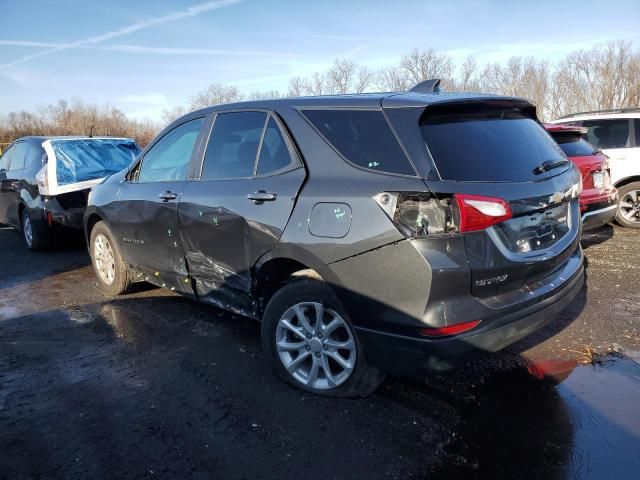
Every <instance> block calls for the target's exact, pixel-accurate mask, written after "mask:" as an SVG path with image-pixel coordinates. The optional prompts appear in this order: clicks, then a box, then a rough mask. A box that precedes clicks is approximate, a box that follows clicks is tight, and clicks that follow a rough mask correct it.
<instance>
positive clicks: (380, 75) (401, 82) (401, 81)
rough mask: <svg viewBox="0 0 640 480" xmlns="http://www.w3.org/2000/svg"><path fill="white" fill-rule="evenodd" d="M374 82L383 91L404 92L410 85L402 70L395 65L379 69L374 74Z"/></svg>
mask: <svg viewBox="0 0 640 480" xmlns="http://www.w3.org/2000/svg"><path fill="white" fill-rule="evenodd" d="M375 84H376V85H377V87H378V88H379V89H380V90H383V91H385V92H404V91H406V90H408V89H409V88H410V87H411V82H410V81H409V79H408V78H407V76H406V75H405V72H404V70H402V69H401V68H400V67H397V66H390V67H386V68H383V69H381V70H379V71H378V72H377V74H376V75H375Z"/></svg>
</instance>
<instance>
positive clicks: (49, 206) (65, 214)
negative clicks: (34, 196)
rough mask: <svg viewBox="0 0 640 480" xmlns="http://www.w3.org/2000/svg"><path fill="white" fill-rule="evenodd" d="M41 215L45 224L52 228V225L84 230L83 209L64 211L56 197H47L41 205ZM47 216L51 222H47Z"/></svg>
mask: <svg viewBox="0 0 640 480" xmlns="http://www.w3.org/2000/svg"><path fill="white" fill-rule="evenodd" d="M42 207H43V208H42V215H43V221H44V223H45V224H47V225H49V223H51V225H49V226H53V224H56V225H61V226H63V227H66V228H72V229H74V230H82V229H83V228H84V210H85V209H84V208H81V207H80V208H69V209H65V208H63V207H62V205H60V202H58V199H57V198H56V197H47V198H46V199H45V201H44V202H43V203H42ZM49 216H50V218H51V222H49Z"/></svg>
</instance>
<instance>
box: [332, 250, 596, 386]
mask: <svg viewBox="0 0 640 480" xmlns="http://www.w3.org/2000/svg"><path fill="white" fill-rule="evenodd" d="M456 244H457V240H456V239H455V238H451V239H449V240H448V241H447V252H448V253H449V255H442V254H441V253H439V252H438V251H434V250H431V249H428V250H424V249H422V248H421V251H420V253H418V250H417V249H415V248H414V247H413V246H412V245H411V242H408V241H407V242H399V243H398V244H395V245H389V246H387V247H384V248H383V249H381V250H383V251H384V252H382V251H381V252H378V255H377V259H378V261H377V262H376V263H373V266H371V265H372V263H371V262H372V261H373V262H375V260H374V259H373V258H367V257H368V256H369V255H374V253H371V254H366V255H361V256H360V257H363V258H362V261H364V262H367V264H368V265H369V266H370V268H368V269H367V270H366V271H365V273H364V275H366V276H367V277H368V282H366V285H368V288H367V289H366V292H365V291H359V292H353V291H352V290H349V289H347V288H345V287H344V286H343V287H338V289H337V292H338V295H339V296H340V297H341V300H342V301H343V303H344V305H345V307H346V308H347V311H348V313H349V315H350V316H351V319H352V321H353V323H354V325H355V328H356V330H357V332H358V338H359V339H360V341H361V343H362V345H363V348H364V353H365V356H366V358H367V362H368V363H370V364H371V365H373V366H375V367H377V368H380V369H381V370H383V371H386V372H388V373H391V374H394V375H400V376H405V375H417V374H420V373H422V372H424V371H443V370H448V369H451V368H453V367H455V366H456V365H460V364H462V363H464V362H466V361H467V360H468V359H469V358H472V357H473V356H477V355H478V354H482V353H485V352H495V351H498V350H500V349H503V348H505V347H506V346H508V345H510V344H512V343H514V342H516V341H518V340H520V339H522V338H523V337H525V336H527V335H529V334H530V333H532V332H534V331H535V330H538V329H539V328H541V327H543V326H544V325H546V324H547V323H549V322H551V321H553V320H554V319H555V318H557V315H558V313H560V312H561V311H562V310H563V309H564V308H565V307H567V305H569V304H570V303H571V302H572V301H573V300H574V298H575V296H576V295H577V294H578V292H579V291H580V290H581V288H582V286H583V283H584V272H583V254H582V250H581V248H580V247H579V245H578V244H577V242H576V247H575V249H574V250H573V253H572V254H571V255H570V256H569V258H568V259H567V260H566V261H565V262H564V263H563V264H562V266H560V267H559V268H558V269H556V270H555V271H554V272H553V273H551V274H550V275H548V276H546V277H545V278H543V279H540V280H538V281H536V282H534V283H533V284H528V285H524V286H523V287H521V288H518V289H515V290H512V291H508V292H506V293H503V294H499V295H495V296H491V297H488V298H484V299H480V298H476V297H474V296H473V295H471V294H470V293H469V286H470V284H471V277H470V272H469V270H468V266H467V264H466V262H465V261H464V260H463V258H462V257H461V256H460V257H459V256H457V255H456V252H459V253H460V254H462V253H463V252H462V249H461V247H462V246H461V245H456ZM411 250H413V252H412V251H411ZM382 253H384V255H379V254H382ZM415 253H418V256H415V255H413V254H415ZM358 259H359V257H355V258H352V259H349V261H347V262H345V264H344V266H343V265H338V264H334V265H332V271H331V273H337V274H338V275H339V276H340V279H341V280H345V279H351V278H353V277H354V275H355V276H356V277H358V276H359V275H358V273H357V272H358V271H359V270H360V269H359V266H360V262H359V261H358ZM420 260H422V262H420ZM389 261H391V262H392V263H394V264H395V265H394V268H391V264H390V263H388V262H389ZM338 263H339V264H342V263H343V262H338ZM397 272H401V274H400V275H401V277H403V278H402V280H401V279H400V278H397V277H398V275H399V274H398V273H397ZM357 280H360V279H357ZM354 284H355V283H354ZM358 284H359V283H358ZM343 285H344V283H343ZM463 292H464V293H463ZM437 318H440V319H443V318H444V319H446V324H456V323H460V322H464V321H473V320H480V324H479V325H478V326H477V327H476V328H474V329H473V330H470V331H469V332H466V333H463V334H460V335H455V336H449V337H444V338H433V337H424V336H421V335H420V334H419V333H418V329H419V328H421V327H431V326H434V322H435V321H436V319H437ZM440 321H441V320H440Z"/></svg>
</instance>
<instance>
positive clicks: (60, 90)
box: [0, 0, 640, 121]
mask: <svg viewBox="0 0 640 480" xmlns="http://www.w3.org/2000/svg"><path fill="white" fill-rule="evenodd" d="M611 40H627V41H631V42H633V43H634V45H635V46H636V47H640V0H606V1H602V0H556V1H547V0H537V1H534V2H530V1H515V0H514V1H497V0H496V1H491V0H484V1H483V0H477V1H467V0H446V1H445V0H438V1H431V0H422V1H419V0H415V1H414V0H406V1H403V0H395V1H388V0H387V1H377V0H368V1H366V0H355V1H348V0H343V1H334V0H323V1H313V0H312V1H307V0H298V1H289V0H279V1H278V0H213V1H204V0H171V1H169V0H155V1H150V0H135V1H132V0H109V1H104V0H101V1H95V0H56V1H48V0H40V1H34V0H0V115H2V114H6V113H8V112H10V111H15V110H32V109H35V108H38V107H40V106H44V105H47V104H49V103H54V102H56V101H57V100H59V99H67V100H72V99H76V98H77V99H82V100H83V101H85V102H87V103H92V104H94V103H95V104H99V105H107V104H108V105H111V106H115V107H117V108H119V109H121V110H122V111H124V112H125V113H126V114H127V115H129V116H133V117H136V118H139V119H144V118H149V119H151V120H154V121H160V120H161V115H162V110H163V109H167V108H171V107H172V106H175V105H181V104H187V103H188V100H189V97H191V96H192V95H193V94H194V93H196V92H198V91H200V90H202V89H204V88H205V87H206V86H207V85H209V84H211V83H218V82H219V83H224V84H233V85H236V86H237V87H238V88H239V89H240V90H241V91H242V92H245V93H249V92H252V91H258V90H274V89H276V90H282V91H286V89H287V84H288V79H289V78H290V77H292V76H303V77H304V76H307V75H310V74H311V73H313V72H315V71H324V70H326V69H327V68H329V67H330V66H331V64H332V63H333V61H334V59H336V58H346V59H349V60H353V61H355V62H358V63H359V64H363V65H367V66H369V67H371V68H373V69H376V68H380V67H383V66H386V65H390V64H394V63H397V62H398V61H399V60H400V57H401V56H402V55H403V54H405V53H408V52H410V51H411V50H412V49H414V48H433V49H435V50H437V51H440V52H447V53H449V54H450V55H451V56H452V57H453V58H454V59H455V60H457V61H458V62H460V63H461V62H462V61H463V59H464V58H465V57H467V56H468V55H475V56H476V58H477V60H478V62H479V63H480V64H482V63H484V62H487V61H491V62H494V61H505V60H506V59H508V58H509V57H511V56H514V55H522V56H534V57H539V58H544V59H547V60H549V61H552V62H555V61H558V60H559V59H561V58H563V57H564V56H565V55H566V54H567V53H569V52H571V51H574V50H578V49H590V48H592V47H593V46H594V45H597V44H599V43H604V42H607V41H611Z"/></svg>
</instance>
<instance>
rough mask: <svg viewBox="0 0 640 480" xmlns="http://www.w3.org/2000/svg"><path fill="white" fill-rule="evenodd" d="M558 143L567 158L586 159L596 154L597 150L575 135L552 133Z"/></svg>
mask: <svg viewBox="0 0 640 480" xmlns="http://www.w3.org/2000/svg"><path fill="white" fill-rule="evenodd" d="M551 136H552V137H553V139H554V140H555V141H556V143H557V144H558V145H560V148H561V149H562V151H563V152H564V154H565V155H566V156H567V157H585V156H588V155H593V154H594V153H596V151H597V148H596V147H594V146H593V145H591V144H590V143H589V142H587V141H586V140H585V139H583V138H582V137H581V136H580V135H578V134H575V133H561V132H558V133H552V134H551Z"/></svg>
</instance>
